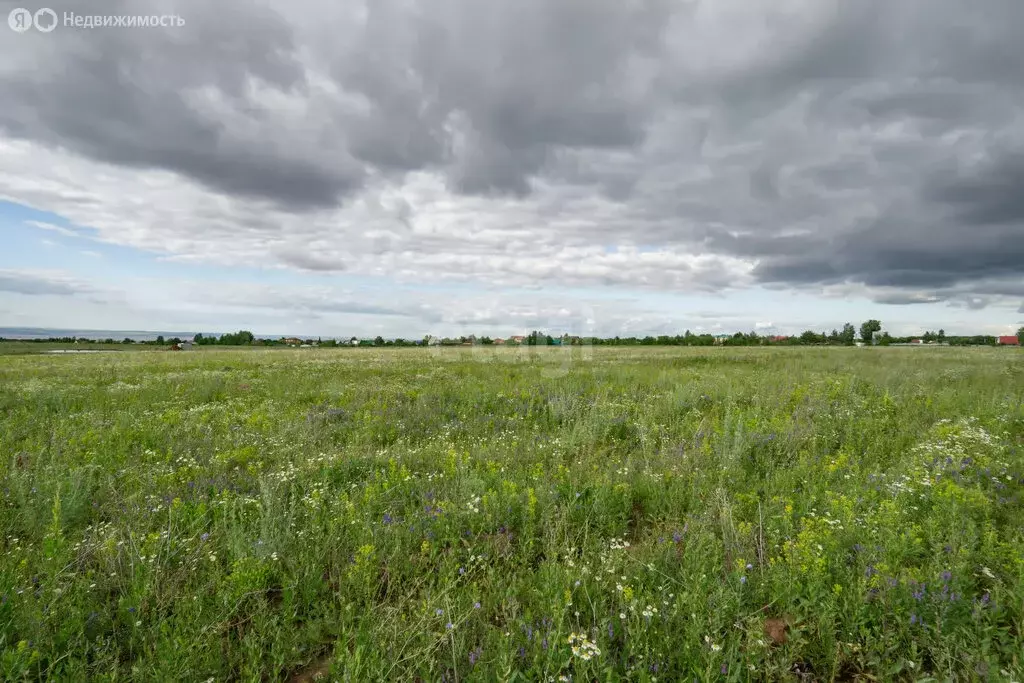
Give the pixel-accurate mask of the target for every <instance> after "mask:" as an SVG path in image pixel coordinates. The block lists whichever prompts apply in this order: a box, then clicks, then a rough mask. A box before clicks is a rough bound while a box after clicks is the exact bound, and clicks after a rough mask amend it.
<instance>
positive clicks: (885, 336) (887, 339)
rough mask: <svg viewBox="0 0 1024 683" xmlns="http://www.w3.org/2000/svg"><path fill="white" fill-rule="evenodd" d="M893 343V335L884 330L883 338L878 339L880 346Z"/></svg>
mask: <svg viewBox="0 0 1024 683" xmlns="http://www.w3.org/2000/svg"><path fill="white" fill-rule="evenodd" d="M891 343H892V337H891V336H889V333H888V332H883V333H882V336H881V338H880V339H879V340H878V344H879V346H888V345H889V344H891Z"/></svg>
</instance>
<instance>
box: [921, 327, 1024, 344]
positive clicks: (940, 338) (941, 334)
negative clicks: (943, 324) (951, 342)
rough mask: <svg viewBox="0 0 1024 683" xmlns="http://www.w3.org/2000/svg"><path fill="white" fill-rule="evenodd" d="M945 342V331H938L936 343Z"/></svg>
mask: <svg viewBox="0 0 1024 683" xmlns="http://www.w3.org/2000/svg"><path fill="white" fill-rule="evenodd" d="M1022 329H1024V328H1022ZM945 341H946V331H945V330H939V335H938V342H939V343H940V344H942V343H944V342H945Z"/></svg>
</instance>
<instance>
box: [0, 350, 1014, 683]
mask: <svg viewBox="0 0 1024 683" xmlns="http://www.w3.org/2000/svg"><path fill="white" fill-rule="evenodd" d="M1022 397H1024V354H1022V353H1021V352H1020V351H1019V350H1017V349H991V348H987V349H948V348H942V349H938V348H936V349H879V348H834V349H830V348H822V349H806V348H791V349H789V348H781V349H756V348H752V349H722V348H711V349H680V348H663V349H659V348H647V349H622V348H595V349H586V348H572V349H569V348H567V349H547V348H532V349H530V348H523V349H490V350H478V349H469V350H467V349H447V350H443V351H440V350H439V351H434V350H428V349H406V350H373V349H347V350H331V351H328V350H318V351H316V350H310V351H298V350H296V351H262V350H250V351H206V350H204V351H202V352H190V353H152V352H132V351H126V352H123V353H116V354H115V353H111V354H97V355H91V356H90V355H83V356H42V355H32V356H29V355H8V356H3V357H0V420H2V422H0V678H3V680H21V679H27V680H67V681H85V680H101V681H102V680H110V681H113V680H119V681H127V680H133V681H151V680H153V681H208V680H212V681H228V680H231V681H275V680H283V681H296V682H298V681H309V680H313V679H314V677H315V676H317V675H318V674H324V675H325V680H326V679H332V680H352V681H365V680H389V681H390V680H422V681H462V680H478V681H491V680H523V681H547V680H556V681H557V680H573V681H591V680H602V681H603V680H623V681H625V680H629V681H645V680H652V681H653V680H659V681H683V680H686V681H692V680H702V681H703V680H772V681H775V680H794V681H798V680H816V681H829V680H857V679H858V678H860V679H861V680H880V681H884V680H927V679H929V678H930V679H935V680H993V681H1004V680H1017V681H1021V680H1024V635H1022V627H1024V500H1022V491H1024V405H1022Z"/></svg>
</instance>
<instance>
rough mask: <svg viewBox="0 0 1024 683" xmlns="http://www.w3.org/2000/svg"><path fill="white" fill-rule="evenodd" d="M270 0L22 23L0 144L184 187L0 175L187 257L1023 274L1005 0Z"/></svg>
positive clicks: (398, 268) (867, 288) (1023, 156)
mask: <svg viewBox="0 0 1024 683" xmlns="http://www.w3.org/2000/svg"><path fill="white" fill-rule="evenodd" d="M0 4H3V5H4V7H3V8H0V9H4V10H7V9H9V8H10V7H12V6H13V4H11V3H10V2H8V0H2V2H0ZM274 7H275V9H271V8H270V6H268V5H265V4H257V5H254V4H252V3H244V2H241V0H229V1H228V2H220V3H215V4H211V3H206V2H200V1H199V0H181V1H180V2H176V3H172V4H171V5H167V4H165V3H161V4H159V5H157V4H156V3H155V2H149V0H146V1H144V2H141V3H137V2H132V3H128V2H127V1H126V0H120V2H115V3H113V4H108V5H105V6H104V9H103V12H104V13H110V14H121V13H123V14H148V13H153V12H157V10H156V9H154V8H159V10H158V13H161V14H163V13H171V12H173V13H176V14H178V15H180V16H182V17H183V18H184V19H185V20H186V26H184V27H182V28H173V29H136V30H124V29H94V30H91V31H87V30H81V29H71V28H67V27H63V26H60V27H58V29H57V30H56V31H55V32H54V33H53V34H49V35H38V34H34V33H27V34H24V35H20V36H13V35H12V36H9V37H8V38H7V39H5V41H4V44H3V46H2V47H0V64H3V66H0V88H2V89H3V92H4V93H5V106H4V107H2V108H0V143H2V141H3V140H4V138H6V139H8V140H17V141H21V142H24V143H25V144H30V145H35V146H38V147H40V148H46V149H48V150H51V151H54V150H58V151H59V150H67V151H68V152H69V153H70V154H73V155H75V156H77V157H79V158H84V159H87V160H91V161H93V162H103V163H106V164H111V165H113V166H115V167H116V166H121V167H127V168H131V169H140V170H142V171H144V172H149V171H151V170H153V171H172V172H173V173H175V174H178V176H180V177H181V178H182V179H184V181H185V182H187V183H189V187H188V188H187V190H180V189H179V190H175V192H171V191H170V190H168V191H167V192H165V193H164V194H161V195H154V201H153V204H152V205H150V206H147V207H145V208H144V209H143V208H139V207H138V206H135V205H129V204H128V203H127V202H125V201H123V200H120V199H114V198H112V190H104V191H103V192H102V194H103V196H102V197H99V198H97V196H98V195H100V194H101V192H100V190H97V189H96V187H97V186H98V185H100V181H99V180H98V179H94V178H89V177H78V178H68V177H59V178H58V177H55V176H54V175H53V174H55V173H56V172H55V171H52V170H50V169H46V170H43V169H41V168H40V169H35V168H33V169H32V170H33V171H34V172H35V173H37V174H38V176H30V177H37V178H39V179H40V182H39V183H37V184H36V186H31V184H30V183H28V182H26V181H24V180H19V179H18V178H17V177H16V176H18V175H19V174H18V172H17V171H18V169H16V168H15V167H13V166H8V167H7V168H6V171H7V176H4V175H3V171H4V170H5V169H4V168H0V183H3V182H4V181H3V178H5V177H6V178H8V180H7V181H6V183H7V185H8V186H7V187H5V186H4V185H2V184H0V191H2V192H0V193H2V194H4V195H5V196H8V197H12V198H13V199H14V200H15V201H19V200H20V201H26V202H27V201H32V202H35V204H45V205H46V206H49V207H54V208H60V209H62V210H65V211H66V212H67V214H62V215H70V214H71V213H75V212H77V214H78V215H81V216H82V218H81V219H80V220H85V221H88V222H87V223H85V224H87V225H89V226H91V227H95V228H96V229H97V231H98V232H99V234H100V236H101V238H102V239H105V240H107V241H117V242H119V243H127V244H131V245H132V246H137V247H141V248H146V249H152V250H155V251H161V252H163V253H166V254H168V255H169V256H171V257H174V258H182V259H188V260H195V261H204V260H205V261H210V260H213V261H217V262H222V263H232V264H237V263H260V264H265V265H276V266H285V267H289V268H294V269H299V270H305V271H314V272H332V271H340V270H344V271H346V272H351V273H359V274H373V275H384V276H390V277H397V278H407V279H421V280H422V279H431V278H443V279H452V280H463V281H475V282H479V281H485V282H487V283H489V284H491V285H494V286H509V285H516V286H540V285H542V284H544V283H556V284H560V285H568V286H586V285H606V286H620V287H633V288H648V289H658V290H667V291H673V292H694V291H720V290H727V289H729V288H737V287H746V286H751V285H753V284H760V285H763V286H770V287H776V286H778V287H782V288H786V287H790V288H801V289H815V288H818V289H820V288H822V287H837V286H847V285H848V286H851V287H854V286H856V287H861V288H862V291H864V292H867V293H868V295H870V296H872V297H874V299H875V300H876V301H878V302H879V303H899V304H915V303H927V302H936V301H948V302H950V303H951V304H955V305H967V306H979V305H993V304H999V305H1006V306H1016V302H1017V301H1018V300H1019V297H1020V296H1021V282H1024V201H1022V200H1021V199H1020V192H1019V188H1020V187H1021V186H1022V185H1024V132H1022V131H1024V126H1022V125H1021V123H1022V122H1021V119H1020V113H1019V112H1020V111H1021V109H1022V107H1024V49H1022V48H1021V47H1020V46H1021V45H1024V3H1021V2H1019V1H1018V0H990V1H989V2H987V3H986V7H985V11H984V12H979V11H978V10H977V7H976V6H975V5H972V4H970V3H968V2H966V0H906V1H905V2H899V3H893V2H888V1H883V0H863V1H862V2H852V1H847V0H826V1H825V2H821V1H820V0H791V1H790V2H787V3H781V4H778V3H776V4H765V5H763V6H761V5H755V6H752V5H751V4H750V3H747V2H743V1H741V0H718V1H715V2H712V1H711V0H693V1H691V2H669V1H668V0H655V1H647V2H644V1H641V0H625V1H623V0H565V1H563V2H556V3H551V2H547V1H545V0H515V1H513V0H437V1H436V2H434V3H430V5H429V6H424V5H423V4H421V3H414V2H410V1H408V0H375V1H374V2H365V3H359V2H355V3H341V4H337V3H320V2H317V3H314V4H311V5H309V4H307V5H302V6H291V5H288V4H285V3H281V4H277V5H274ZM76 8H78V5H73V4H71V3H70V1H68V3H67V4H66V5H62V6H59V7H55V9H57V11H58V14H60V13H62V12H64V11H79V10H78V9H76ZM151 10H152V11H151ZM82 13H83V14H84V13H85V12H84V10H83V11H82ZM950 46H955V48H953V49H951V47H950ZM54 153H56V152H54ZM8 163H13V162H8ZM44 174H46V175H45V179H46V182H45V183H44V182H42V179H43V178H44ZM20 175H22V176H24V175H25V173H24V171H23V172H22V173H21V174H20ZM76 184H77V186H76ZM144 184H145V183H140V185H144ZM150 184H152V183H150ZM193 185H194V186H197V187H198V188H199V189H198V190H197V189H196V188H195V187H193ZM55 187H56V188H59V189H58V190H55V189H53V188H55ZM133 187H134V189H135V191H137V192H139V193H143V192H148V191H149V190H147V189H146V188H143V187H140V186H133ZM176 187H177V186H176ZM89 192H92V193H93V195H96V196H92V197H83V195H88V194H89ZM176 201H181V202H182V204H183V206H182V207H177V206H171V204H172V203H173V202H176ZM119 213H120V215H121V216H122V217H120V218H112V216H113V215H115V214H119ZM129 215H130V217H131V218H130V219H129V217H128V216H129ZM126 226H127V227H126ZM616 246H622V247H626V248H625V249H623V250H609V251H606V247H616ZM1011 301H1012V303H1008V302H1011Z"/></svg>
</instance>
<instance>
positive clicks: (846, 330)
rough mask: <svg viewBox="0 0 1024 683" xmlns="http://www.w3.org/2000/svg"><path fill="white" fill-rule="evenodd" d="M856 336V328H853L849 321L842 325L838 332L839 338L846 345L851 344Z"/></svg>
mask: <svg viewBox="0 0 1024 683" xmlns="http://www.w3.org/2000/svg"><path fill="white" fill-rule="evenodd" d="M856 338H857V328H855V327H854V326H853V325H852V324H851V323H846V324H845V325H843V331H842V332H840V333H839V340H840V341H841V342H842V343H844V344H846V345H847V346H853V343H854V341H855V340H856Z"/></svg>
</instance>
